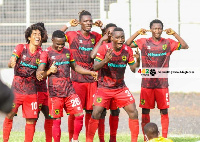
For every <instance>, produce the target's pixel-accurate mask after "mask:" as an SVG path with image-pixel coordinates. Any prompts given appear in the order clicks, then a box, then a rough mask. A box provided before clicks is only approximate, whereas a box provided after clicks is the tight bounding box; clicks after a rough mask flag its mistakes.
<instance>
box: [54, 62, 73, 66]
mask: <svg viewBox="0 0 200 142" xmlns="http://www.w3.org/2000/svg"><path fill="white" fill-rule="evenodd" d="M69 63H70V62H69V61H64V62H56V63H55V65H57V66H60V65H65V64H69Z"/></svg>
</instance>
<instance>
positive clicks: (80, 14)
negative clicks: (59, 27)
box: [78, 10, 92, 21]
mask: <svg viewBox="0 0 200 142" xmlns="http://www.w3.org/2000/svg"><path fill="white" fill-rule="evenodd" d="M78 14H79V21H81V18H82V16H83V15H89V16H92V15H91V13H90V12H88V11H86V10H82V11H81V12H79V13H78Z"/></svg>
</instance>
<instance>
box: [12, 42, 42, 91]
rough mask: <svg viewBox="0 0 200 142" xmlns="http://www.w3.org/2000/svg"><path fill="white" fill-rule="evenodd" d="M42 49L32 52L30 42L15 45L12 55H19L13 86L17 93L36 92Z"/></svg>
mask: <svg viewBox="0 0 200 142" xmlns="http://www.w3.org/2000/svg"><path fill="white" fill-rule="evenodd" d="M40 54H41V50H40V48H37V50H36V51H35V52H34V53H33V54H32V53H31V52H30V50H29V44H19V45H17V46H16V47H15V49H14V51H13V54H12V56H16V57H17V62H16V65H15V67H14V75H15V78H14V80H13V84H12V88H13V90H14V92H15V93H19V94H24V95H29V94H36V84H35V83H36V70H37V68H38V63H39V59H40Z"/></svg>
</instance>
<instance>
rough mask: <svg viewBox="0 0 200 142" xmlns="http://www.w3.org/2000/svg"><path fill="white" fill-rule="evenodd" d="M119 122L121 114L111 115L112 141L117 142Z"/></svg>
mask: <svg viewBox="0 0 200 142" xmlns="http://www.w3.org/2000/svg"><path fill="white" fill-rule="evenodd" d="M118 123H119V116H112V115H110V117H109V124H110V142H116V135H117V129H118Z"/></svg>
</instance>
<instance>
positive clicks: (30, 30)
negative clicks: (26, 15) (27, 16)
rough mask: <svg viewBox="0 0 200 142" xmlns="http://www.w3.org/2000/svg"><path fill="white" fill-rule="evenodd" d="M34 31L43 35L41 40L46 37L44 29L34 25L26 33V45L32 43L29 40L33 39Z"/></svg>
mask: <svg viewBox="0 0 200 142" xmlns="http://www.w3.org/2000/svg"><path fill="white" fill-rule="evenodd" d="M33 30H39V31H40V33H41V38H43V37H44V30H43V28H42V27H41V26H39V25H36V24H33V25H31V26H29V27H28V28H27V29H26V31H25V39H26V43H28V44H29V43H30V41H29V39H28V38H29V37H31V34H32V31H33Z"/></svg>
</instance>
